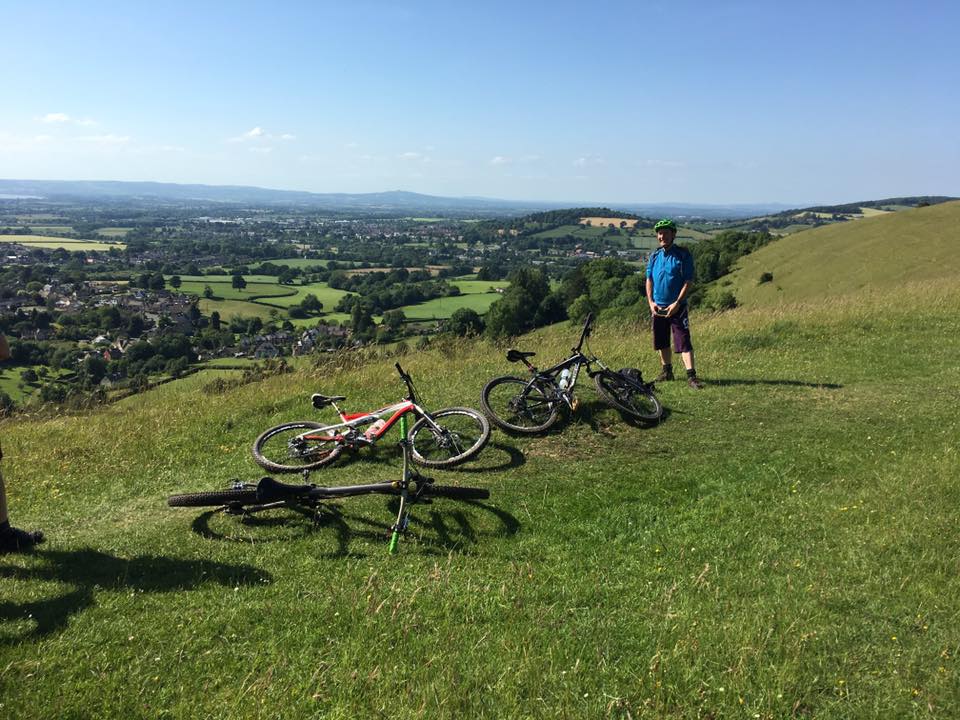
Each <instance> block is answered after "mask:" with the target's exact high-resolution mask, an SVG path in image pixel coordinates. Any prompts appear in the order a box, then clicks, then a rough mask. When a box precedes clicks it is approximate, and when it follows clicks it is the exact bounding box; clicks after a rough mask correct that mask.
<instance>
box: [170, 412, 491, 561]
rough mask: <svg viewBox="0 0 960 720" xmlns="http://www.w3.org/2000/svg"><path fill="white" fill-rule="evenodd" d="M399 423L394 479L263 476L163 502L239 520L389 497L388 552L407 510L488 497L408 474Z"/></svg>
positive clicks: (406, 440)
mask: <svg viewBox="0 0 960 720" xmlns="http://www.w3.org/2000/svg"><path fill="white" fill-rule="evenodd" d="M399 424H400V436H401V437H400V447H401V448H402V450H403V471H402V472H401V474H400V479H399V480H385V481H383V482H376V483H365V484H359V485H342V486H338V487H319V486H317V485H314V484H303V485H292V484H287V483H282V482H280V481H278V480H274V479H273V478H272V477H264V478H261V479H260V482H258V483H257V484H256V485H249V484H243V483H240V482H235V483H234V484H233V485H232V486H231V487H229V488H227V489H225V490H215V491H212V492H197V493H186V494H183V495H171V496H170V497H169V498H167V504H168V505H169V506H170V507H215V508H217V509H218V510H219V511H222V512H225V513H228V514H231V515H241V516H251V515H253V514H255V513H260V512H263V511H265V510H275V509H278V508H291V507H293V508H299V509H301V510H303V509H305V510H308V511H311V512H312V513H314V514H318V513H319V511H320V509H321V506H322V504H323V502H324V501H331V500H339V499H341V498H346V497H353V496H356V495H393V496H396V497H399V499H400V507H399V510H398V512H397V520H396V522H395V523H394V524H393V526H392V527H391V528H390V553H391V554H393V553H395V552H396V551H397V545H398V543H399V542H400V537H401V536H402V535H403V534H404V533H406V531H407V527H408V526H409V524H410V508H411V506H413V505H415V504H417V503H428V502H430V501H431V500H433V499H434V498H452V499H455V500H485V499H487V498H488V497H490V491H489V490H486V489H483V488H473V487H459V486H455V485H437V484H436V483H435V482H434V481H433V478H428V477H424V476H423V475H421V474H420V473H418V472H417V471H416V470H414V469H413V468H412V463H411V458H412V448H413V443H412V442H411V440H410V437H409V435H408V434H407V418H406V417H405V416H402V417H400V420H399ZM309 474H310V471H309V470H304V471H303V476H304V482H306V479H307V477H308V476H309Z"/></svg>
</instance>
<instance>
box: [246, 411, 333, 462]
mask: <svg viewBox="0 0 960 720" xmlns="http://www.w3.org/2000/svg"><path fill="white" fill-rule="evenodd" d="M322 427H325V425H323V424H322V423H316V422H311V421H309V420H298V421H296V422H289V423H283V424H281V425H276V426H274V427H272V428H269V429H268V430H264V431H263V432H262V433H260V436H259V437H258V438H257V439H256V440H254V441H253V459H254V460H255V461H256V462H257V464H258V465H259V466H260V467H262V468H265V469H266V470H270V471H271V472H276V473H293V472H303V471H304V470H315V469H317V468H321V467H323V466H324V465H329V464H330V463H332V462H333V461H334V460H336V459H337V458H338V457H339V456H340V453H342V452H343V446H342V445H339V444H337V443H336V442H335V441H333V440H331V441H325V442H324V444H326V445H333V447H332V448H330V449H329V450H327V449H318V448H314V449H308V450H306V451H304V452H303V454H302V458H303V460H304V461H303V462H299V463H296V464H295V463H293V462H289V459H290V458H291V457H295V456H292V455H291V449H290V447H289V441H288V445H287V457H286V458H281V456H280V455H279V452H280V450H281V449H282V445H281V447H280V448H278V449H277V453H278V455H277V456H275V457H273V458H271V457H268V456H267V455H268V452H267V451H266V450H265V447H266V445H267V443H268V442H269V441H270V440H272V439H274V438H276V437H277V436H279V435H281V434H282V433H286V432H289V431H296V432H295V433H294V437H295V436H296V435H299V434H301V433H302V432H303V431H304V430H318V429H320V428H322ZM315 442H317V441H315ZM317 444H319V443H317ZM273 453H274V450H273V448H272V447H271V448H270V450H269V454H270V455H273ZM281 459H284V460H288V462H281Z"/></svg>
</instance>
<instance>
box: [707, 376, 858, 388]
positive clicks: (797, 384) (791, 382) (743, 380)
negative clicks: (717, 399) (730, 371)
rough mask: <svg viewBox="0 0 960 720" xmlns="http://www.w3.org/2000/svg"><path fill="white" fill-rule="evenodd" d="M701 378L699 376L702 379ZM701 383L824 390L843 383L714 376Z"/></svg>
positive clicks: (723, 385) (724, 385) (708, 384)
mask: <svg viewBox="0 0 960 720" xmlns="http://www.w3.org/2000/svg"><path fill="white" fill-rule="evenodd" d="M702 379H703V378H701V380H702ZM703 384H704V385H706V386H707V387H710V386H711V385H717V386H719V387H726V386H730V385H773V386H777V385H781V386H787V387H807V388H823V389H825V390H839V389H840V388H842V387H843V385H839V384H837V383H816V382H806V381H804V380H752V379H750V378H738V379H736V380H733V379H729V378H715V379H713V380H704V381H703Z"/></svg>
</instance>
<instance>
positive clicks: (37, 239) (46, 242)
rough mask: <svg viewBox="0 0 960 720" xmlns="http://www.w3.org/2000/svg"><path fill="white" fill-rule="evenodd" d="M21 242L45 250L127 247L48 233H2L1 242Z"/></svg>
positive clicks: (102, 249)
mask: <svg viewBox="0 0 960 720" xmlns="http://www.w3.org/2000/svg"><path fill="white" fill-rule="evenodd" d="M5 242H7V243H19V244H20V245H25V246H27V247H36V248H44V249H45V250H57V249H60V248H62V249H64V250H74V251H80V250H84V251H86V250H100V251H102V252H105V251H107V250H109V249H110V248H120V249H123V248H124V247H126V245H124V244H123V243H117V242H114V243H101V242H97V241H95V240H68V239H65V238H59V237H52V236H47V235H0V243H5Z"/></svg>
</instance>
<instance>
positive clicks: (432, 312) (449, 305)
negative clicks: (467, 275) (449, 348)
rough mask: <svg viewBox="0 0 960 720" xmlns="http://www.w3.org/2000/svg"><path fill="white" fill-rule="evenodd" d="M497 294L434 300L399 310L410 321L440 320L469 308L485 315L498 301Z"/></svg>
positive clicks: (498, 296) (478, 294)
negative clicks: (461, 309)
mask: <svg viewBox="0 0 960 720" xmlns="http://www.w3.org/2000/svg"><path fill="white" fill-rule="evenodd" d="M500 297H501V296H500V295H499V294H497V293H476V294H473V295H457V296H455V297H443V298H434V299H433V300H427V301H426V302H423V303H419V304H418V305H404V306H403V307H402V308H400V309H401V310H403V312H404V314H405V315H406V316H407V318H408V319H410V320H442V319H445V318H448V317H450V316H451V315H453V313H455V312H456V311H457V310H459V309H460V308H470V309H471V310H475V311H476V312H477V313H479V314H480V315H485V314H486V312H487V310H489V309H490V306H491V305H493V303H495V302H496V301H497V300H499V299H500Z"/></svg>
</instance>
